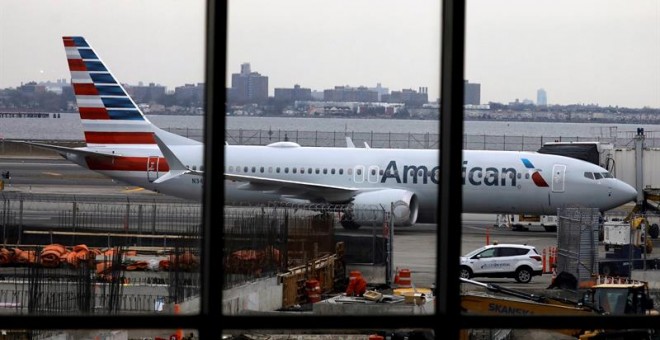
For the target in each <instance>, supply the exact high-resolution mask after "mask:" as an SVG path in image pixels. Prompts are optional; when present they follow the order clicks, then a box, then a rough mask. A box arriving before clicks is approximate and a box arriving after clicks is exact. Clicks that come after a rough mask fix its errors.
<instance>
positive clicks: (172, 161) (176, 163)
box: [152, 134, 201, 184]
mask: <svg viewBox="0 0 660 340" xmlns="http://www.w3.org/2000/svg"><path fill="white" fill-rule="evenodd" d="M154 139H155V140H156V144H158V148H159V149H160V152H162V153H163V156H164V157H165V160H167V164H168V165H169V167H170V171H169V172H168V173H166V174H165V175H163V176H160V177H158V178H157V179H156V180H154V181H153V182H152V183H155V184H158V183H163V182H165V181H169V180H170V179H173V178H177V177H179V176H181V175H185V174H189V173H193V174H196V175H200V176H201V173H200V172H197V171H193V170H190V168H188V167H186V166H185V165H183V163H181V160H179V158H178V157H177V156H176V155H175V154H174V152H172V150H171V149H170V148H169V147H168V146H167V144H165V142H163V140H162V139H160V137H159V136H158V135H157V134H154Z"/></svg>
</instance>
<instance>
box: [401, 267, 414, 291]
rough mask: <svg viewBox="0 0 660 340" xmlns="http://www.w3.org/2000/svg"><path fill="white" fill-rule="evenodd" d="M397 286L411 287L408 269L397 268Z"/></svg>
mask: <svg viewBox="0 0 660 340" xmlns="http://www.w3.org/2000/svg"><path fill="white" fill-rule="evenodd" d="M399 287H412V278H411V277H410V269H405V268H404V269H401V270H399Z"/></svg>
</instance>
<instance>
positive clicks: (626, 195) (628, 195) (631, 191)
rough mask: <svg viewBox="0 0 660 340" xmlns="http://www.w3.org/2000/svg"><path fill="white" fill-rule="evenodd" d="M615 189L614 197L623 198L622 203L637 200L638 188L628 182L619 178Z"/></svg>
mask: <svg viewBox="0 0 660 340" xmlns="http://www.w3.org/2000/svg"><path fill="white" fill-rule="evenodd" d="M614 189H615V190H614V197H615V198H617V199H621V202H622V203H621V204H625V203H628V202H630V201H635V200H637V190H636V189H635V188H633V187H632V186H631V185H630V184H628V183H626V182H623V181H621V180H617V185H616V186H615V187H614Z"/></svg>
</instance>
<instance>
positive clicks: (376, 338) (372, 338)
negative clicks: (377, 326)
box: [369, 334, 385, 340]
mask: <svg viewBox="0 0 660 340" xmlns="http://www.w3.org/2000/svg"><path fill="white" fill-rule="evenodd" d="M384 339H385V337H384V336H382V335H378V334H371V335H369V340H384Z"/></svg>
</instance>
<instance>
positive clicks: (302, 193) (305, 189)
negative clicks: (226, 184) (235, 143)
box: [225, 174, 364, 203]
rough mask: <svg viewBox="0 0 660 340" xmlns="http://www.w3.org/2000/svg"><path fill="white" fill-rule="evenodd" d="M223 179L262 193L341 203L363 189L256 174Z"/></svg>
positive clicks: (242, 187) (228, 175) (229, 176)
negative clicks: (258, 175)
mask: <svg viewBox="0 0 660 340" xmlns="http://www.w3.org/2000/svg"><path fill="white" fill-rule="evenodd" d="M225 179H226V180H230V181H236V182H243V184H241V185H239V187H238V188H239V189H241V190H254V191H261V192H264V193H272V194H278V195H282V196H291V197H296V198H303V199H308V200H310V201H312V202H330V203H343V202H349V201H350V200H351V199H352V198H353V196H355V195H357V194H358V193H359V192H361V191H364V189H362V188H350V187H340V186H335V185H325V184H317V183H308V182H298V181H288V180H281V179H272V178H263V177H257V176H247V175H237V174H225Z"/></svg>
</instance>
